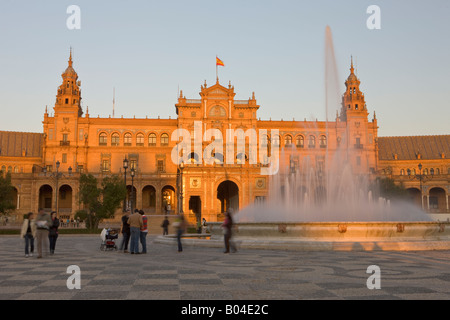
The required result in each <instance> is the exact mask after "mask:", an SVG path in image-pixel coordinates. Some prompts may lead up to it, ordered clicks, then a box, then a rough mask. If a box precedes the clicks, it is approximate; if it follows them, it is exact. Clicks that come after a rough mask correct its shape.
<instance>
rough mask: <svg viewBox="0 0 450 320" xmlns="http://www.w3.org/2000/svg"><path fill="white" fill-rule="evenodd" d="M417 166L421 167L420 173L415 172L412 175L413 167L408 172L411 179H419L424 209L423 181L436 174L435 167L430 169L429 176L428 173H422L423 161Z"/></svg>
mask: <svg viewBox="0 0 450 320" xmlns="http://www.w3.org/2000/svg"><path fill="white" fill-rule="evenodd" d="M417 167H418V168H419V174H415V173H414V175H411V169H408V170H407V172H408V177H409V178H410V179H418V180H419V186H420V200H421V202H422V210H423V209H424V206H423V190H422V184H423V182H425V181H427V180H431V179H433V176H434V169H433V168H431V169H430V175H431V176H428V175H424V174H422V164H421V163H419V165H418V166H417Z"/></svg>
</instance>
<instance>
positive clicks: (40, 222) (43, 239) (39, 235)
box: [35, 208, 52, 259]
mask: <svg viewBox="0 0 450 320" xmlns="http://www.w3.org/2000/svg"><path fill="white" fill-rule="evenodd" d="M35 223H36V240H37V250H38V256H37V257H38V259H40V258H42V248H43V247H44V248H47V249H48V248H49V245H48V230H49V228H50V226H51V224H52V219H51V218H50V215H49V214H48V213H47V212H45V211H44V209H42V208H40V209H39V213H38V215H37V217H36V221H35ZM44 244H45V246H43V245H44Z"/></svg>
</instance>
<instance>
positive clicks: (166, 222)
mask: <svg viewBox="0 0 450 320" xmlns="http://www.w3.org/2000/svg"><path fill="white" fill-rule="evenodd" d="M169 224H170V222H169V219H167V216H165V217H164V221H163V222H162V224H161V227H162V228H163V236H166V235H168V234H169Z"/></svg>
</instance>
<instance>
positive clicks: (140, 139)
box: [136, 132, 145, 147]
mask: <svg viewBox="0 0 450 320" xmlns="http://www.w3.org/2000/svg"><path fill="white" fill-rule="evenodd" d="M144 140H145V138H144V134H143V133H142V132H138V133H137V134H136V146H138V147H143V146H144Z"/></svg>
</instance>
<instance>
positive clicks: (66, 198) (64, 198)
mask: <svg viewBox="0 0 450 320" xmlns="http://www.w3.org/2000/svg"><path fill="white" fill-rule="evenodd" d="M72 194H73V193H72V187H71V186H69V185H67V184H64V185H62V186H61V187H60V188H59V194H58V208H57V210H58V215H59V216H60V217H61V218H69V219H70V217H71V213H72Z"/></svg>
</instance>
